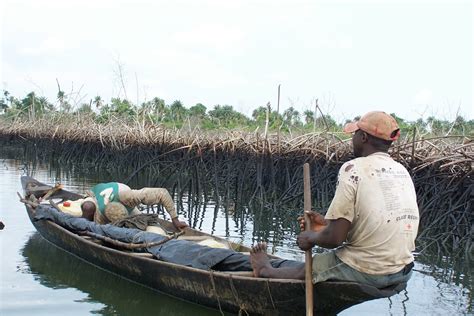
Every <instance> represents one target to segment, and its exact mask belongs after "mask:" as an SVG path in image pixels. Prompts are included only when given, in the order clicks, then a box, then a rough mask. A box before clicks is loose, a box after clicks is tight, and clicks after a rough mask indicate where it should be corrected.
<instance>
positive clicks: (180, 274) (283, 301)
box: [22, 177, 394, 315]
mask: <svg viewBox="0 0 474 316" xmlns="http://www.w3.org/2000/svg"><path fill="white" fill-rule="evenodd" d="M25 178H27V177H25ZM27 180H28V179H22V183H23V184H24V188H25V183H27V182H28V181H27ZM32 180H33V179H32ZM60 194H63V195H64V194H66V195H67V194H70V196H69V197H74V195H75V194H74V193H70V192H67V191H65V192H61V193H60ZM25 206H26V209H27V212H28V215H29V217H30V220H31V222H32V223H33V225H34V226H35V228H36V230H37V231H38V232H39V233H40V234H41V236H43V237H44V238H45V239H46V240H48V241H49V242H51V243H53V244H54V245H56V246H58V247H59V248H61V249H63V250H65V251H67V252H69V253H71V254H72V255H74V256H76V257H78V258H79V259H81V260H84V261H85V262H87V263H89V264H93V265H95V266H98V267H100V268H102V269H104V270H106V271H109V272H111V273H114V274H116V275H118V276H120V277H123V278H126V279H128V280H131V281H133V282H136V283H139V284H141V285H144V286H147V287H149V288H152V289H154V290H158V291H160V292H163V293H166V294H169V295H172V296H175V297H178V298H181V299H184V300H187V301H190V302H193V303H197V304H200V305H204V306H208V307H211V308H215V309H220V310H223V311H227V312H233V313H238V312H239V311H242V312H244V313H245V312H247V313H248V314H250V315H303V314H304V313H305V287H304V281H300V280H280V279H264V278H254V277H248V276H241V275H237V274H234V275H233V274H229V273H224V272H218V271H214V272H212V271H205V270H200V269H195V268H191V267H186V266H182V265H178V264H174V263H168V262H163V261H159V260H156V259H152V258H146V257H140V256H137V255H134V254H132V253H129V252H124V251H121V250H116V249H113V248H110V247H106V246H103V245H101V244H98V243H95V242H93V241H91V240H90V239H85V238H84V237H81V236H79V235H76V234H74V233H72V232H70V231H68V230H66V229H65V228H63V227H61V226H59V225H57V224H56V223H53V222H51V221H46V220H39V221H36V220H34V218H33V217H34V210H33V208H32V207H31V206H29V205H25ZM189 230H190V233H191V235H192V234H195V235H207V234H204V233H201V232H198V231H195V230H192V229H189ZM91 282H93V280H91ZM385 294H386V295H384V296H389V295H390V294H394V293H385ZM384 296H381V295H380V292H379V291H378V290H377V289H375V288H373V287H369V286H363V285H360V284H356V283H350V282H323V283H318V284H316V285H315V286H314V312H315V314H318V315H332V314H336V313H338V312H340V311H342V310H344V309H346V308H348V307H350V306H352V305H355V304H358V303H361V302H364V301H367V300H371V299H375V298H380V297H384Z"/></svg>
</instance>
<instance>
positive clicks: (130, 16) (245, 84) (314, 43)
mask: <svg viewBox="0 0 474 316" xmlns="http://www.w3.org/2000/svg"><path fill="white" fill-rule="evenodd" d="M0 3H1V4H0V6H1V7H0V12H1V13H0V16H1V45H2V50H1V56H0V57H1V64H0V83H1V87H2V89H7V90H8V91H10V93H12V94H13V95H15V96H17V97H23V96H24V95H25V94H26V93H28V92H30V91H35V92H36V93H38V94H41V95H44V96H46V97H47V98H48V99H49V100H50V101H52V102H55V99H56V94H57V91H58V89H57V84H56V79H58V80H59V83H60V84H61V88H62V89H63V90H65V91H66V93H69V92H71V91H72V92H73V94H74V97H73V99H74V100H75V101H76V102H89V100H90V99H91V98H93V97H94V96H96V95H100V96H102V98H103V99H105V100H107V101H108V100H110V98H111V97H115V96H121V97H124V91H123V90H122V89H120V87H121V84H120V80H119V76H118V75H117V70H118V65H119V64H121V65H122V68H123V78H124V80H125V86H126V93H127V96H128V98H129V99H130V100H131V101H132V102H134V103H136V102H137V100H138V101H139V102H140V103H141V102H143V101H145V100H150V99H151V98H153V97H155V96H158V97H160V98H163V99H165V101H166V102H167V103H168V104H169V103H171V102H173V101H174V100H180V101H182V102H183V104H184V105H185V106H187V107H190V106H192V105H194V104H196V103H203V104H204V105H206V106H207V108H208V109H211V108H212V107H213V106H214V105H216V104H229V105H233V106H234V108H235V109H237V110H238V111H241V112H243V113H245V114H247V115H250V114H251V111H252V110H253V109H255V108H256V107H258V106H262V105H265V104H266V103H267V102H268V101H270V102H271V104H272V106H273V107H274V108H276V103H277V87H278V84H281V105H280V108H281V110H284V109H286V108H288V107H289V106H291V105H293V106H294V107H295V108H296V109H297V110H299V111H301V112H303V111H304V110H306V109H313V107H314V105H313V104H314V103H313V100H314V98H319V104H320V105H321V107H322V109H323V110H324V111H326V112H328V113H329V114H331V115H333V116H334V117H336V118H337V119H338V120H343V119H345V118H352V117H354V116H356V115H360V114H363V113H365V112H367V111H369V110H374V109H379V110H384V111H387V112H395V113H397V114H398V115H399V116H401V117H404V118H407V119H410V120H414V119H417V118H420V117H423V118H427V117H428V116H430V115H435V116H436V117H438V118H446V119H453V118H454V116H455V115H456V113H457V111H458V109H459V113H460V114H461V115H463V116H464V117H466V118H469V119H473V118H474V106H473V96H472V91H473V60H472V59H473V58H472V55H473V49H472V43H473V23H472V20H473V5H472V3H471V1H453V0H451V1H344V2H342V1H275V0H273V1H171V0H168V1H99V0H93V1H86V0H82V1H40V0H31V1H10V0H3V1H2V0H0ZM137 87H138V89H137Z"/></svg>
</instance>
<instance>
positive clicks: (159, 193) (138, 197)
mask: <svg viewBox="0 0 474 316" xmlns="http://www.w3.org/2000/svg"><path fill="white" fill-rule="evenodd" d="M120 202H122V203H123V204H124V205H126V206H128V207H136V206H138V205H140V204H145V205H154V204H161V205H163V206H164V208H165V209H166V211H167V212H168V213H169V214H170V216H171V218H175V217H177V216H178V214H177V212H176V208H175V206H174V202H173V199H172V198H171V195H170V194H169V192H168V190H166V189H164V188H143V189H141V190H125V191H123V192H120Z"/></svg>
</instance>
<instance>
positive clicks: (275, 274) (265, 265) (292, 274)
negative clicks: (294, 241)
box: [250, 242, 305, 280]
mask: <svg viewBox="0 0 474 316" xmlns="http://www.w3.org/2000/svg"><path fill="white" fill-rule="evenodd" d="M250 263H251V265H252V269H253V274H254V276H255V277H260V278H275V279H299V280H304V278H305V275H304V263H302V264H301V266H296V267H291V268H274V267H272V266H271V264H270V259H269V258H268V255H267V243H264V242H263V243H258V244H257V245H256V246H254V247H252V250H251V251H250Z"/></svg>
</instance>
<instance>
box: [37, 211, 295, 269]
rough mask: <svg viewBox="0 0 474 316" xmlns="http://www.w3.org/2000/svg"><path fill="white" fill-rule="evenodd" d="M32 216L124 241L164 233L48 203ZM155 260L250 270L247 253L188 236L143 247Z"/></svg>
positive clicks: (154, 238)
mask: <svg viewBox="0 0 474 316" xmlns="http://www.w3.org/2000/svg"><path fill="white" fill-rule="evenodd" d="M34 218H35V220H51V221H53V222H55V223H57V224H59V225H61V226H62V227H64V228H66V229H68V230H70V231H72V232H80V231H89V232H92V233H94V234H98V235H101V236H106V237H109V238H112V239H115V240H118V241H121V242H125V243H145V242H146V243H150V242H158V241H161V240H163V239H165V238H166V237H165V236H162V235H159V234H155V233H151V232H146V231H142V230H139V229H134V228H122V227H117V226H113V225H110V224H107V225H99V224H96V223H94V222H91V221H89V220H87V219H84V218H78V217H74V216H72V215H69V214H66V213H62V212H59V211H57V210H56V209H55V208H53V207H52V206H50V205H46V204H41V205H40V206H38V207H37V208H36V215H35V217H34ZM146 250H147V251H148V252H150V253H152V254H153V255H154V256H156V257H157V258H159V260H162V261H166V262H172V263H176V264H180V265H184V266H188V267H193V268H197V269H203V270H210V269H212V270H218V271H251V270H252V267H251V265H250V258H249V256H248V255H244V254H242V253H239V252H236V251H234V250H231V249H220V248H210V247H207V246H201V245H198V244H197V243H195V242H192V241H188V240H175V239H172V240H170V241H168V242H166V243H164V244H162V245H159V246H154V247H149V248H147V249H146ZM270 263H271V265H272V266H273V267H275V268H277V267H295V266H301V265H302V264H303V263H302V262H299V261H293V260H285V259H272V260H270Z"/></svg>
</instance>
